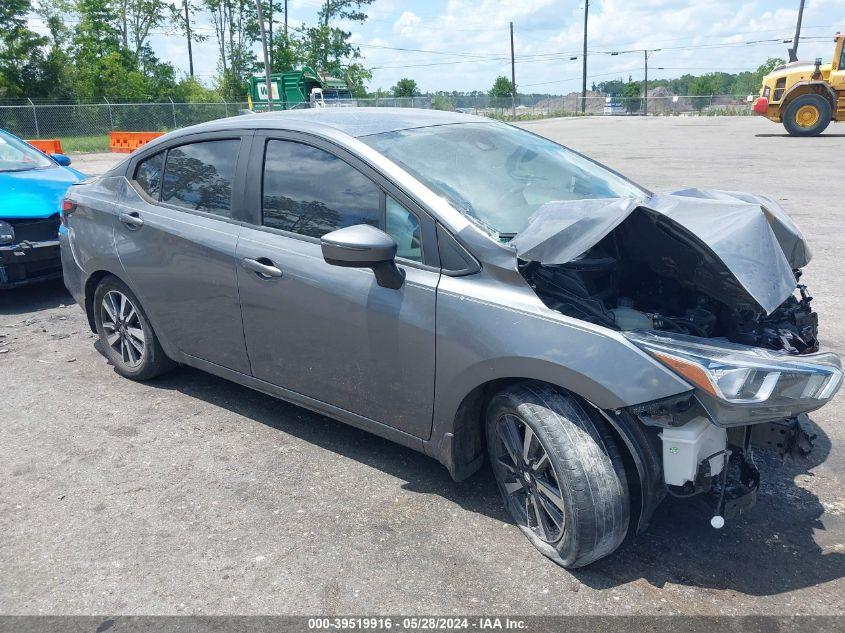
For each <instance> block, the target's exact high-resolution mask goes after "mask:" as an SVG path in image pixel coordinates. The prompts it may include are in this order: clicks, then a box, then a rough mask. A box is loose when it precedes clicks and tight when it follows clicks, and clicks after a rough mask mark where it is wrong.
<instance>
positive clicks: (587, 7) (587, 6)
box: [581, 0, 590, 114]
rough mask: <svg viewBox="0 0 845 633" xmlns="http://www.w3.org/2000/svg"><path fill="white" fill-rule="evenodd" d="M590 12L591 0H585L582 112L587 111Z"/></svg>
mask: <svg viewBox="0 0 845 633" xmlns="http://www.w3.org/2000/svg"><path fill="white" fill-rule="evenodd" d="M589 12H590V0H584V70H583V77H582V78H581V114H585V113H586V112H587V17H588V15H589Z"/></svg>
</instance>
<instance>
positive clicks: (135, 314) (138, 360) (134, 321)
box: [93, 275, 176, 380]
mask: <svg viewBox="0 0 845 633" xmlns="http://www.w3.org/2000/svg"><path fill="white" fill-rule="evenodd" d="M121 296H122V297H125V298H126V300H127V302H128V303H124V302H121V301H120V300H119V297H121ZM113 300H116V301H117V303H113ZM104 303H107V305H104ZM119 305H122V306H124V307H123V309H124V311H125V314H123V315H121V314H119V313H120V307H118V306H119ZM93 310H94V325H95V326H96V329H97V335H98V336H99V337H100V341H101V342H102V344H103V347H104V351H105V353H106V357H107V358H108V359H109V362H110V363H111V364H112V365H114V368H115V371H117V373H119V374H120V375H121V376H124V377H125V378H131V379H132V380H149V379H151V378H155V377H156V376H160V375H161V374H163V373H165V372H167V371H169V370H171V369H173V367H175V365H176V364H175V363H174V362H173V361H172V360H170V359H169V358H168V357H167V355H166V354H165V353H164V350H163V349H162V348H161V344H160V343H159V341H158V337H157V336H156V335H155V332H154V331H153V328H152V326H151V325H150V320H149V319H148V318H147V315H146V313H145V312H144V309H143V308H142V307H141V303H140V301H138V298H137V297H136V296H135V294H134V293H133V292H132V291H131V290H130V289H129V287H128V286H127V285H126V284H125V283H123V282H122V281H121V280H120V279H118V278H117V277H114V276H112V275H109V276H107V277H104V278H103V279H102V280H101V281H100V283H99V285H98V286H97V289H96V290H95V291H94V305H93ZM110 314H116V318H115V319H114V320H112V319H111V317H110V316H109V315H110ZM124 317H125V318H124ZM139 330H140V333H139ZM133 333H134V334H133ZM111 340H114V341H115V342H114V343H111V342H110V341H111Z"/></svg>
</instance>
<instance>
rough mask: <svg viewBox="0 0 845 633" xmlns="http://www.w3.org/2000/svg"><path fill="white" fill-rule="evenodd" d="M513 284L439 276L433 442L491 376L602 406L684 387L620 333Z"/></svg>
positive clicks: (628, 402) (675, 391)
mask: <svg viewBox="0 0 845 633" xmlns="http://www.w3.org/2000/svg"><path fill="white" fill-rule="evenodd" d="M514 274H515V275H519V273H517V272H515V271H514ZM520 282H522V278H521V277H519V281H517V280H516V278H514V281H513V284H503V283H502V280H501V279H499V280H492V279H490V278H489V277H487V276H486V275H484V274H483V273H481V274H478V275H471V276H467V277H446V276H444V277H443V278H442V279H441V282H440V286H439V288H438V294H437V350H436V388H435V403H434V426H433V437H432V440H433V441H434V443H437V441H438V438H437V435H442V434H443V433H447V432H450V429H451V426H452V424H454V420H455V415H456V413H457V411H458V408H459V407H460V405H461V402H462V401H463V400H464V398H465V397H466V396H467V395H468V394H469V393H470V392H472V391H473V390H474V389H476V388H477V387H479V386H480V385H483V384H485V383H488V382H490V381H493V380H500V379H514V378H523V379H533V380H539V381H543V382H547V383H550V384H552V385H556V386H558V387H561V388H563V389H566V390H568V391H570V392H572V393H575V394H577V395H579V396H581V397H583V398H584V399H586V400H588V401H589V402H591V403H593V404H594V405H596V406H597V407H600V408H602V409H618V408H622V407H627V406H632V405H635V404H641V403H643V402H648V401H651V400H657V399H660V398H667V397H669V396H673V395H677V394H679V393H683V392H685V391H689V390H690V389H691V388H692V387H691V386H690V385H689V384H688V383H687V382H685V381H684V380H682V379H681V378H680V377H679V376H677V375H676V374H675V373H673V372H671V371H669V370H668V369H666V368H665V367H663V366H662V365H660V364H659V363H657V362H656V361H655V360H653V359H652V358H651V357H650V356H648V355H647V354H646V353H645V352H643V351H642V350H640V349H639V348H638V347H636V346H635V345H633V344H632V343H631V342H630V341H628V340H627V339H626V338H625V337H624V336H623V335H622V334H621V333H619V332H616V331H613V330H609V329H607V328H603V327H600V326H597V325H593V324H590V323H586V322H584V321H579V320H577V319H573V318H571V317H566V316H564V315H562V314H559V313H557V312H554V311H553V310H550V309H549V308H547V307H546V306H545V305H543V303H542V302H541V301H540V300H539V298H538V297H537V295H536V294H534V292H533V291H532V290H531V289H530V288H529V287H528V286H527V285H526V284H524V282H522V285H521V286H520Z"/></svg>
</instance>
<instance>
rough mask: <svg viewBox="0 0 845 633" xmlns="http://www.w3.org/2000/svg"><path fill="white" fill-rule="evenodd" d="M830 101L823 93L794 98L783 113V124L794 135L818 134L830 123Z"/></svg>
mask: <svg viewBox="0 0 845 633" xmlns="http://www.w3.org/2000/svg"><path fill="white" fill-rule="evenodd" d="M831 117H832V114H831V107H830V102H829V101H828V100H827V99H825V98H824V97H823V96H821V95H817V94H807V95H801V96H800V97H796V98H795V99H793V100H792V101H791V102H790V104H789V105H788V106H786V111H785V112H784V114H783V126H784V127H785V128H786V131H787V132H789V133H790V134H791V135H793V136H818V135H819V134H821V133H822V132H824V131H825V130H826V129H827V126H828V125H830V120H831Z"/></svg>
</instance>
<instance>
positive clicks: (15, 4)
mask: <svg viewBox="0 0 845 633" xmlns="http://www.w3.org/2000/svg"><path fill="white" fill-rule="evenodd" d="M31 8H32V7H31V4H30V0H3V1H2V2H0V25H2V28H0V97H5V98H9V97H20V96H23V95H25V94H26V92H27V86H28V85H30V84H31V83H32V82H34V81H38V79H39V74H40V72H41V70H40V69H41V65H42V63H43V55H42V52H41V46H43V45H44V44H46V43H47V39H46V38H44V37H41V36H40V35H38V34H37V33H35V32H33V31H31V30H30V29H29V28H27V25H26V24H27V22H26V15H27V14H28V13H29V12H30V10H31Z"/></svg>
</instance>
